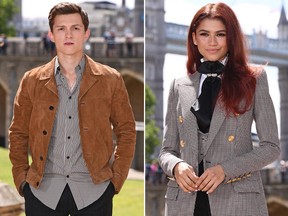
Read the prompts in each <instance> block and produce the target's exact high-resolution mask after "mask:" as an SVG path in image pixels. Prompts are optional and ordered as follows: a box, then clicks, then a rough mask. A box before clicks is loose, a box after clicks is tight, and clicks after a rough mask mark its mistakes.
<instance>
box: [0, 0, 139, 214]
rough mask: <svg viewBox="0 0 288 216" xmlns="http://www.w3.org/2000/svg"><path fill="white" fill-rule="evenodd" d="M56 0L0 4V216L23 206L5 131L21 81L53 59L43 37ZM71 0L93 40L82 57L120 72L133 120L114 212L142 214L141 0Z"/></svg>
mask: <svg viewBox="0 0 288 216" xmlns="http://www.w3.org/2000/svg"><path fill="white" fill-rule="evenodd" d="M59 2H61V1H59V0H49V1H39V0H0V167H1V168H0V170H1V172H0V215H5V214H6V213H7V211H10V213H11V212H13V211H14V212H16V213H15V215H17V214H18V213H19V212H21V207H23V205H22V204H23V199H21V198H19V197H18V196H17V193H15V190H14V188H13V187H14V184H13V182H12V177H11V165H10V161H9V159H8V140H7V131H8V127H9V124H10V121H11V118H12V116H13V110H12V109H13V101H14V97H15V94H16V91H17V89H18V85H19V82H20V79H21V78H22V76H23V75H24V73H25V72H26V71H28V70H30V69H32V68H34V67H36V66H39V65H43V64H45V63H47V62H48V61H50V60H51V59H52V58H53V57H54V56H55V46H54V44H53V43H52V42H51V41H50V40H49V38H48V37H47V32H48V31H49V26H48V14H49V11H50V9H51V8H52V7H53V6H54V5H56V4H57V3H59ZM70 2H74V3H77V4H79V5H80V6H81V7H82V8H83V9H84V10H85V11H86V12H87V13H88V16H89V20H90V25H89V28H90V30H91V36H90V38H89V40H88V41H87V43H86V44H85V53H87V54H88V55H89V56H90V57H92V58H93V59H94V60H95V61H97V62H100V63H103V64H107V65H109V66H111V67H114V68H115V69H117V70H118V71H119V72H120V73H121V74H122V76H123V79H124V81H125V84H126V87H127V90H128V94H129V98H130V102H131V105H132V108H133V112H134V115H135V119H136V130H137V143H136V152H135V157H134V160H133V162H132V167H131V171H130V173H129V179H128V181H127V182H126V183H125V185H124V187H123V192H122V193H120V194H119V196H118V195H117V196H116V197H115V199H116V201H115V205H114V209H115V211H114V213H115V215H131V214H132V215H143V214H144V209H143V208H144V0H129V1H125V0H110V1H91V0H90V1H89V0H86V1H84V0H71V1H70ZM11 187H12V188H11ZM132 203H133V205H132ZM18 207H19V208H20V210H19V208H18ZM15 209H16V210H15ZM17 209H18V210H19V212H18V210H17ZM128 212H129V213H128ZM130 213H131V214H130ZM7 214H8V213H7Z"/></svg>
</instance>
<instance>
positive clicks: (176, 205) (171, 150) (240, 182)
mask: <svg viewBox="0 0 288 216" xmlns="http://www.w3.org/2000/svg"><path fill="white" fill-rule="evenodd" d="M200 76H201V75H200V73H198V72H196V73H194V74H192V75H189V76H186V77H184V78H179V79H175V80H174V81H173V82H172V83H171V87H170V92H169V98H168V108H167V115H166V119H165V130H164V139H163V143H162V148H161V150H160V154H159V163H160V166H161V167H162V169H163V170H164V172H165V173H166V174H167V175H168V176H170V177H171V178H170V179H171V180H170V181H169V182H168V188H167V192H166V196H165V198H166V204H165V215H166V216H176V215H177V216H188V215H189V216H192V215H193V212H194V206H195V200H196V192H192V193H185V192H184V191H183V190H182V189H181V188H180V187H179V186H178V184H177V182H176V181H175V180H174V179H173V169H174V167H175V165H176V164H177V163H179V162H181V161H185V162H186V163H188V164H190V165H191V166H192V167H193V168H194V171H195V172H196V173H198V164H199V161H198V148H199V147H198V133H199V132H198V126H197V120H196V117H195V116H194V115H193V114H192V112H191V111H190V108H191V106H192V104H194V103H195V101H196V100H197V96H198V90H199V81H200ZM256 81H257V84H256V90H255V94H254V99H253V102H252V106H251V108H250V109H249V110H248V111H247V112H245V113H244V114H236V115H235V116H230V115H226V112H225V110H224V108H223V106H222V105H221V101H220V99H218V100H217V102H216V105H215V109H214V113H213V117H212V120H211V125H210V131H209V134H208V138H207V141H206V142H205V144H204V146H203V147H202V148H203V150H202V152H203V153H204V156H203V157H204V159H203V162H204V170H205V169H207V168H209V167H212V166H215V165H217V164H220V165H221V166H222V167H223V168H224V171H225V175H226V176H225V180H224V181H223V182H222V183H221V184H220V185H219V186H218V188H217V189H216V190H215V191H214V192H213V193H211V194H209V203H210V208H211V214H212V216H236V215H237V216H240V215H241V216H265V215H268V211H267V205H266V201H265V194H264V190H263V185H262V181H261V176H260V169H261V168H263V167H264V166H266V165H268V164H269V163H271V162H273V161H274V160H276V159H277V157H278V156H279V154H280V147H279V138H278V129H277V122H276V116H275V110H274V106H273V103H272V100H271V97H270V95H269V89H268V82H267V75H266V72H265V71H264V70H263V71H262V72H259V74H258V75H257V78H256ZM253 121H255V123H256V130H257V134H258V136H259V147H253V144H252V138H251V127H252V123H253Z"/></svg>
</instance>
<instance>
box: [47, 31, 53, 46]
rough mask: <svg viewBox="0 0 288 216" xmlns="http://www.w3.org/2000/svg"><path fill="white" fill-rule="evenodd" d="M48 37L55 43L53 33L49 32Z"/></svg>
mask: <svg viewBox="0 0 288 216" xmlns="http://www.w3.org/2000/svg"><path fill="white" fill-rule="evenodd" d="M48 37H49V38H50V40H51V41H52V42H53V43H55V41H54V36H53V33H52V32H51V31H49V32H48Z"/></svg>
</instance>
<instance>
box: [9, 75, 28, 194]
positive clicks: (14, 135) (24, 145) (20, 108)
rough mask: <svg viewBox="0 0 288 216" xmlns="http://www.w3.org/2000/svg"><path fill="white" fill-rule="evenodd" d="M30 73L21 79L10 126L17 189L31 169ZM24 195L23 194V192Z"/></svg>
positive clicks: (11, 158)
mask: <svg viewBox="0 0 288 216" xmlns="http://www.w3.org/2000/svg"><path fill="white" fill-rule="evenodd" d="M28 75H29V74H28V73H26V74H25V75H24V77H23V79H22V80H21V83H20V85H19V88H18V91H17V93H16V96H15V99H14V115H13V119H12V122H11V125H10V128H9V150H10V152H9V157H10V160H11V163H12V175H13V179H14V183H15V185H16V188H17V190H18V191H19V193H20V194H21V193H22V192H21V189H20V186H21V184H22V183H23V182H24V181H25V179H26V174H27V172H28V169H29V162H28V140H29V122H30V116H31V110H32V102H31V100H30V98H29V94H28V91H27V85H28ZM21 195H22V194H21Z"/></svg>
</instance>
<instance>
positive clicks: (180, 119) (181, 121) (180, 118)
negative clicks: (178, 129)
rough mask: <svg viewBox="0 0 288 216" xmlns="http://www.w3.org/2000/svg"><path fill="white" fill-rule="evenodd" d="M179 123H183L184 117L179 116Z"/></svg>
mask: <svg viewBox="0 0 288 216" xmlns="http://www.w3.org/2000/svg"><path fill="white" fill-rule="evenodd" d="M179 123H181V124H182V123H183V117H182V116H179Z"/></svg>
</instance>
